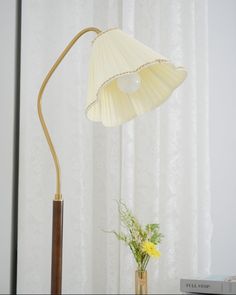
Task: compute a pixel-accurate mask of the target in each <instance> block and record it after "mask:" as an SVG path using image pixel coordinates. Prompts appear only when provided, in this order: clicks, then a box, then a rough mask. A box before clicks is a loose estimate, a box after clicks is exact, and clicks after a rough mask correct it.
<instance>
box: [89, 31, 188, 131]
mask: <svg viewBox="0 0 236 295" xmlns="http://www.w3.org/2000/svg"><path fill="white" fill-rule="evenodd" d="M185 78H186V70H185V69H184V68H183V67H176V66H175V65H173V64H172V63H171V62H170V61H169V60H168V59H167V58H165V57H164V56H162V55H160V54H159V53H156V52H155V51H153V50H152V49H150V48H149V47H147V46H145V45H144V44H142V43H141V42H139V41H137V40H136V39H134V38H133V37H131V36H129V35H128V34H126V33H124V32H123V31H121V30H119V29H110V30H107V31H105V32H101V33H99V34H98V35H97V36H96V38H95V39H94V41H93V44H92V52H91V58H90V64H89V81H88V96H87V106H86V114H87V117H88V118H89V119H90V120H92V121H97V122H101V123H102V124H103V125H104V126H110V127H112V126H118V125H120V124H122V123H124V122H126V121H129V120H131V119H132V118H134V117H136V116H138V115H140V114H142V113H144V112H147V111H150V110H152V109H154V108H156V107H158V106H159V105H161V104H162V103H163V102H164V101H165V100H166V99H167V98H168V97H169V96H170V95H171V93H172V92H173V90H174V89H175V88H176V87H178V86H179V85H180V84H181V83H182V82H183V81H184V79H185Z"/></svg>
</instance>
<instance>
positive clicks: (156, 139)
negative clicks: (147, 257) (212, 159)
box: [18, 0, 212, 294]
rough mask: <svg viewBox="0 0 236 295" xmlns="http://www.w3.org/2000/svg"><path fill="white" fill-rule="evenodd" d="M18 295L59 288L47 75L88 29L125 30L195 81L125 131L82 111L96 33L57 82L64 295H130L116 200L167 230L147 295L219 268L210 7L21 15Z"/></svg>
mask: <svg viewBox="0 0 236 295" xmlns="http://www.w3.org/2000/svg"><path fill="white" fill-rule="evenodd" d="M22 20H23V25H22V67H21V68H22V70H21V71H22V72H21V77H22V80H21V139H20V182H19V244H18V245H19V248H18V293H24V294H25V293H30V294H34V293H40V294H43V293H48V291H49V290H50V254H51V199H52V194H53V193H54V186H55V185H54V181H55V179H54V178H55V174H54V166H53V162H52V160H51V157H50V154H49V151H48V148H47V145H46V141H45V139H44V137H43V133H42V131H41V127H40V125H39V121H38V118H37V112H36V97H37V92H38V90H39V87H40V83H41V82H42V79H43V77H44V75H45V74H46V73H47V71H48V70H49V68H50V66H51V65H52V63H53V62H54V61H55V59H56V57H57V56H58V54H59V53H60V52H61V51H62V50H63V48H64V47H65V45H66V44H67V43H68V41H69V40H70V39H71V38H72V37H73V36H74V35H75V34H76V33H77V32H78V31H79V30H80V29H82V28H84V27H86V26H91V25H94V26H97V27H99V28H101V29H102V30H104V29H107V28H110V27H119V28H121V29H123V30H124V31H126V32H128V33H129V34H131V35H133V36H134V37H136V38H137V39H139V40H140V41H142V42H144V43H145V44H146V45H148V46H150V47H152V48H153V49H155V50H157V51H158V52H160V53H161V54H163V55H165V56H167V57H169V58H170V59H171V60H172V61H174V62H175V63H176V64H182V65H184V66H185V67H186V68H187V70H188V77H187V79H186V81H185V82H184V84H183V85H182V86H181V87H179V88H178V89H177V90H176V91H175V92H174V94H173V95H172V97H171V98H170V99H169V100H168V102H167V103H166V104H164V105H162V106H161V107H160V108H159V109H157V110H155V111H152V112H149V113H146V114H144V115H142V116H140V117H138V118H137V119H136V120H134V121H131V122H129V123H127V124H125V125H123V126H121V127H117V128H104V127H103V126H101V125H99V124H96V123H92V122H89V121H88V120H87V119H86V117H85V113H84V106H85V97H86V86H87V67H88V59H89V51H90V47H91V40H92V39H93V36H92V33H91V34H88V35H87V36H85V37H83V39H81V40H79V42H78V44H77V45H76V46H75V48H73V49H72V50H71V52H70V53H69V54H68V56H67V57H66V59H65V60H64V61H63V63H62V64H61V65H60V67H59V68H58V71H56V72H55V75H54V77H53V78H52V79H51V81H50V82H49V85H48V88H47V90H46V92H45V96H44V98H43V110H44V112H45V118H46V121H47V123H48V125H49V130H50V131H51V133H52V137H53V140H54V142H55V146H56V148H57V151H58V154H59V158H60V160H61V168H62V191H63V197H64V200H65V217H64V261H63V292H64V293H65V294H73V293H74V294H78V293H82V294H86V293H90V294H91V293H99V294H103V293H107V294H117V293H121V294H131V293H133V290H134V270H135V264H134V261H133V257H132V255H131V253H130V252H129V249H128V247H125V246H124V245H123V244H120V243H119V242H118V241H117V240H116V238H115V237H114V236H112V235H110V234H106V233H104V231H103V230H111V229H116V230H119V228H120V221H119V217H118V213H117V206H116V202H115V201H114V200H118V199H122V200H123V201H124V202H125V203H126V204H127V205H128V206H129V207H130V208H131V209H132V210H133V212H134V213H135V214H136V216H137V217H138V218H139V219H140V220H141V222H142V223H152V222H160V225H161V230H162V232H163V234H164V235H165V238H164V240H163V243H162V244H161V246H160V249H161V252H162V256H161V259H160V260H159V261H151V262H150V265H149V266H148V270H149V292H150V293H155V294H157V293H160V294H165V293H166V294H170V293H174V294H176V293H178V292H179V279H180V278H181V277H183V276H189V275H192V274H198V273H201V274H207V273H208V272H209V268H210V238H211V230H212V229H211V217H210V216H211V215H210V188H209V167H208V92H207V74H208V73H207V64H208V56H207V1H204V0H198V1H195V0H184V1H183V0H176V1H172V0H145V1H144V0H125V1H119V0H99V1H95V0H89V1H87V0H84V1H83V0H79V1H66V0H63V1H56V0H52V1H40V0H35V1H30V0H25V1H24V2H23V7H22Z"/></svg>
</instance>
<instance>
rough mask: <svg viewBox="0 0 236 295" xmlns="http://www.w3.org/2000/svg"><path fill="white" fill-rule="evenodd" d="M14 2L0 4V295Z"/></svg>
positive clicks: (7, 230) (5, 252)
mask: <svg viewBox="0 0 236 295" xmlns="http://www.w3.org/2000/svg"><path fill="white" fill-rule="evenodd" d="M15 4H16V1H15V0H1V1H0V37H1V46H0V65H1V66H0V105H1V107H0V136H1V137H0V138H1V139H0V200H1V205H0V237H1V238H0V293H2V294H7V293H9V291H10V254H11V207H12V173H13V171H12V165H13V116H14V75H15V74H14V70H15V13H16V5H15Z"/></svg>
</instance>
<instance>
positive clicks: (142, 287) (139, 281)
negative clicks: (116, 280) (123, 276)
mask: <svg viewBox="0 0 236 295" xmlns="http://www.w3.org/2000/svg"><path fill="white" fill-rule="evenodd" d="M147 292H148V290H147V271H146V270H145V271H141V270H136V271H135V294H147Z"/></svg>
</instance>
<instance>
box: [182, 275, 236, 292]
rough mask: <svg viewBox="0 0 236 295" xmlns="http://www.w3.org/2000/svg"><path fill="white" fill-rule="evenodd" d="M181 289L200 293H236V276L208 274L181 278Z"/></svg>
mask: <svg viewBox="0 0 236 295" xmlns="http://www.w3.org/2000/svg"><path fill="white" fill-rule="evenodd" d="M180 291H181V292H186V293H198V294H199V293H200V294H236V276H213V275H211V276H207V277H195V278H192V279H190V278H189V279H187V278H186V279H181V280H180Z"/></svg>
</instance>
